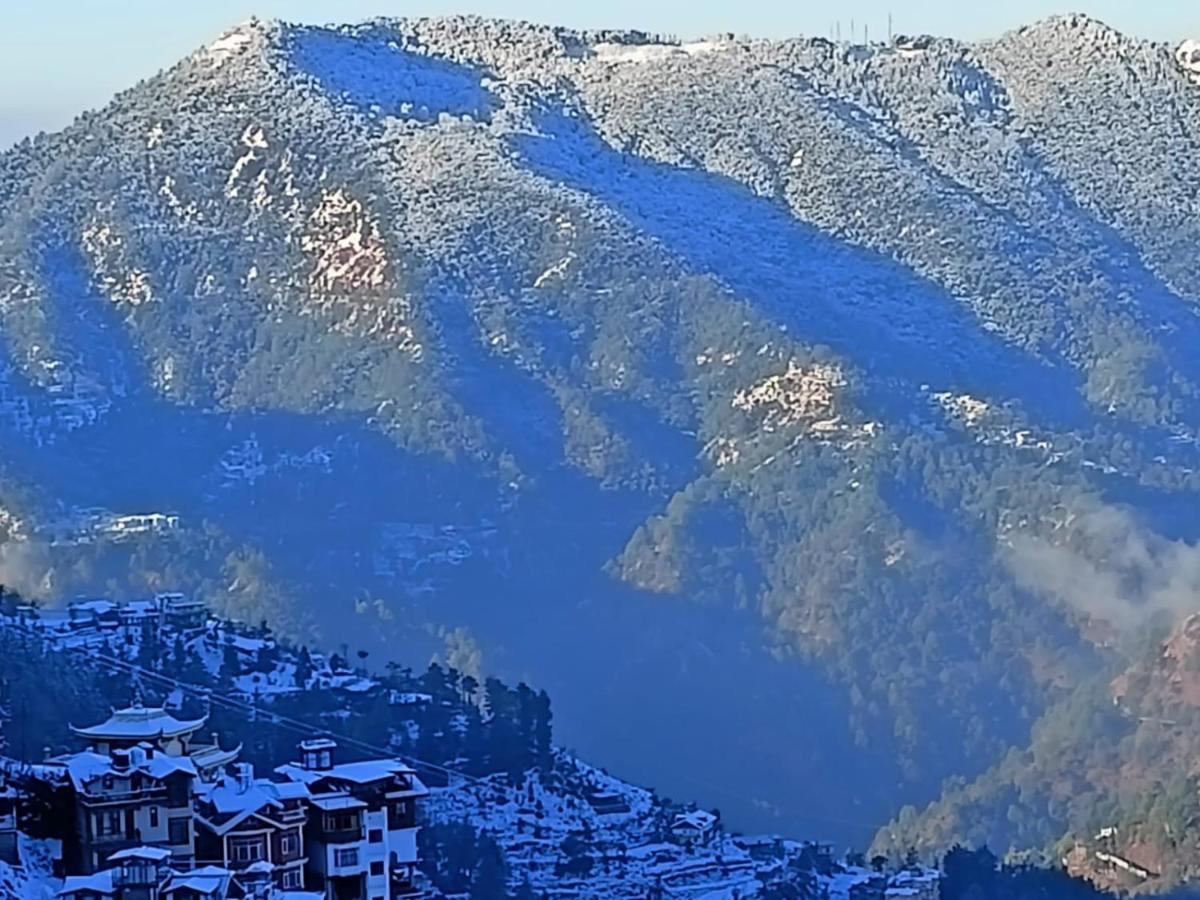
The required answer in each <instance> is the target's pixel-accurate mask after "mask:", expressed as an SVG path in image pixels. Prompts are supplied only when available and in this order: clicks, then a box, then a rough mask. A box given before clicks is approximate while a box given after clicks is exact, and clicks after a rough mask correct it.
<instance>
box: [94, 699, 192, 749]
mask: <svg viewBox="0 0 1200 900" xmlns="http://www.w3.org/2000/svg"><path fill="white" fill-rule="evenodd" d="M207 721H208V717H207V716H204V717H203V718H200V719H189V720H180V719H176V718H175V717H174V716H173V715H171V714H170V713H169V712H167V711H166V710H165V709H163V708H162V707H158V706H137V705H135V706H130V707H126V708H125V709H118V710H114V711H113V714H112V715H111V716H110V717H109V718H108V721H107V722H101V723H100V724H99V725H92V726H90V727H88V728H76V727H75V726H74V725H72V726H71V731H73V732H74V733H75V734H76V735H78V736H79V737H81V738H88V739H91V740H98V741H146V740H163V739H165V738H173V737H178V736H179V735H188V734H191V733H192V732H194V731H198V730H199V729H201V728H203V727H204V723H205V722H207Z"/></svg>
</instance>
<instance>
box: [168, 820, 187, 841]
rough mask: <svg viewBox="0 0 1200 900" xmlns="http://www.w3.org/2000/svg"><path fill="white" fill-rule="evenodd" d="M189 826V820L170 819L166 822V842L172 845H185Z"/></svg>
mask: <svg viewBox="0 0 1200 900" xmlns="http://www.w3.org/2000/svg"><path fill="white" fill-rule="evenodd" d="M189 824H190V820H189V819H170V820H169V821H168V822H167V840H168V841H170V842H171V843H172V844H186V843H187V842H188V835H189V830H188V826H189Z"/></svg>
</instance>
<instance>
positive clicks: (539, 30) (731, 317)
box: [0, 17, 1200, 843]
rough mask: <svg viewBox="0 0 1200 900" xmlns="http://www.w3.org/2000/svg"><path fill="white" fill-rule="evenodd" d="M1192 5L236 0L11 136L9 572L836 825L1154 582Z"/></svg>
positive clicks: (963, 747) (1189, 294)
mask: <svg viewBox="0 0 1200 900" xmlns="http://www.w3.org/2000/svg"><path fill="white" fill-rule="evenodd" d="M1190 48H1191V45H1190V44H1187V43H1182V44H1180V45H1179V46H1167V45H1158V44H1151V43H1146V42H1142V41H1137V40H1134V39H1131V38H1128V37H1125V36H1123V35H1121V34H1119V33H1117V32H1114V31H1112V30H1111V29H1108V28H1107V27H1105V26H1103V25H1102V24H1100V23H1098V22H1095V21H1092V20H1089V19H1085V18H1081V17H1069V18H1059V19H1052V20H1048V21H1046V22H1042V23H1039V24H1037V25H1034V26H1031V27H1029V28H1026V29H1022V30H1019V31H1016V32H1012V33H1010V34H1007V35H1004V36H1003V37H1000V38H999V39H997V40H994V41H990V42H985V43H982V44H962V43H958V42H954V41H948V40H940V39H933V38H911V39H910V38H905V39H900V40H897V41H896V42H894V43H891V44H888V45H873V46H869V47H867V46H849V45H844V44H841V45H835V44H831V43H829V42H827V41H824V40H819V39H812V40H809V39H797V40H792V41H784V42H765V41H742V40H733V39H724V38H722V39H714V40H707V41H701V42H695V43H686V44H676V43H668V42H665V41H661V40H659V39H657V38H655V37H653V36H649V35H644V34H639V33H635V32H620V33H616V32H614V33H595V34H584V33H575V32H570V31H565V30H562V29H554V28H547V27H537V26H530V25H524V24H517V23H510V22H495V21H487V20H479V19H461V18H459V19H437V20H414V21H381V22H373V23H369V24H366V25H361V26H353V27H342V28H310V27H299V26H291V25H286V24H282V23H267V22H250V23H248V24H246V25H243V26H240V27H238V28H236V29H234V30H233V31H231V32H229V33H228V34H226V35H224V36H222V37H221V38H219V39H218V40H217V41H215V42H214V43H212V44H210V45H209V46H208V47H205V48H203V49H201V50H199V51H197V52H196V53H194V54H192V55H191V56H189V57H188V58H186V59H185V60H183V61H181V62H180V63H179V64H178V65H177V66H175V67H173V68H172V69H170V70H169V71H166V72H164V73H162V74H160V75H159V76H156V77H155V78H153V79H150V80H149V81H146V82H144V83H142V84H140V85H138V86H136V87H134V88H132V89H131V90H129V91H127V92H125V93H124V94H122V95H120V96H118V97H117V98H116V99H115V100H114V101H113V103H112V104H111V105H110V106H109V107H107V108H106V109H104V110H102V111H99V112H94V113H87V114H84V115H83V116H81V117H80V119H79V120H78V121H77V122H76V123H75V124H74V125H73V126H72V127H70V128H69V129H67V130H66V131H64V132H63V133H61V134H58V135H52V136H41V137H38V138H37V139H34V140H31V141H27V142H25V143H23V144H21V145H20V146H18V147H16V148H15V149H14V150H12V151H10V152H9V153H7V154H5V155H4V156H2V157H0V436H2V437H0V442H2V443H0V531H3V533H6V534H8V535H9V536H10V538H12V539H11V540H10V541H9V543H8V544H7V545H6V546H5V547H4V548H3V550H2V551H0V576H2V577H3V579H4V580H6V581H9V582H11V583H16V584H17V585H18V586H20V587H23V588H25V589H26V590H29V591H33V592H40V593H42V594H44V595H46V596H49V597H52V598H54V597H57V598H61V597H65V596H69V595H71V594H75V593H78V592H84V591H90V590H93V589H96V588H99V587H104V588H106V589H108V590H111V591H114V592H117V593H121V592H125V591H129V592H136V591H140V590H143V589H146V588H151V589H155V588H158V587H160V586H163V585H169V586H172V587H174V586H183V587H185V588H188V589H193V590H195V591H197V592H199V593H201V594H203V595H204V596H205V597H206V598H207V599H209V600H210V601H211V602H213V603H214V604H216V605H217V606H218V607H219V608H222V609H224V610H225V611H227V612H230V613H234V614H237V615H238V616H240V617H241V618H243V619H246V620H250V621H257V620H258V619H260V618H268V619H270V620H271V621H272V622H273V623H274V624H275V626H276V627H277V628H280V629H284V630H289V631H291V632H292V633H294V634H296V635H297V636H299V635H308V634H313V633H319V634H321V635H323V636H324V638H325V639H326V640H332V641H346V642H348V643H352V644H354V645H355V646H361V647H363V648H364V650H366V651H370V650H371V649H374V648H377V647H382V646H388V645H397V644H399V645H402V646H405V647H408V648H410V649H411V650H412V652H425V653H427V652H429V651H431V650H433V649H438V650H440V651H442V652H445V653H447V654H448V655H450V656H452V657H454V659H453V660H452V661H454V662H455V664H456V665H458V666H459V667H460V668H464V669H466V668H468V667H469V666H471V665H474V666H476V667H479V666H482V667H483V668H485V669H486V670H488V671H497V672H501V673H504V674H506V675H510V676H511V675H515V676H522V677H526V678H528V679H529V680H531V681H532V682H534V683H536V684H539V685H546V686H547V687H548V688H550V689H551V690H552V691H553V693H554V694H555V696H556V698H558V699H559V701H560V708H561V709H563V710H564V711H565V712H564V714H563V718H562V720H561V721H560V723H559V724H560V732H559V733H560V735H561V736H562V737H563V739H564V740H565V741H566V742H567V743H569V744H571V745H573V746H577V747H579V748H580V749H581V750H583V751H586V753H587V755H588V756H589V758H598V759H604V760H605V762H606V764H608V765H609V766H610V767H612V768H613V769H614V770H615V771H618V772H620V773H621V774H623V775H626V776H628V777H631V778H634V779H635V780H637V781H640V782H643V783H653V784H656V785H658V786H660V787H661V788H662V789H663V790H665V791H667V792H669V793H677V794H682V795H687V796H693V797H696V798H697V799H700V800H703V801H704V802H706V803H708V804H710V805H719V806H720V807H721V808H722V810H724V811H725V813H726V815H727V817H728V818H729V819H730V820H731V821H734V822H738V823H739V824H742V825H743V826H745V827H754V828H771V829H772V830H776V829H782V830H794V831H798V832H801V833H814V831H816V830H819V831H820V832H821V833H830V832H833V833H834V834H835V835H836V836H839V837H844V838H846V839H848V840H854V841H856V842H859V843H862V842H864V841H865V840H867V839H869V838H870V836H871V834H872V833H873V832H874V830H875V828H876V827H877V826H878V825H879V824H881V823H882V822H883V821H885V820H886V819H887V818H889V817H890V816H891V815H893V814H894V813H896V812H897V811H898V810H899V808H900V807H901V806H902V805H903V804H905V803H917V802H923V801H926V800H929V799H931V798H932V797H933V796H935V795H936V793H937V791H938V787H939V785H940V783H941V781H942V779H943V778H944V777H946V776H950V775H961V776H973V775H975V774H977V773H979V772H981V771H983V770H984V769H985V768H987V767H988V766H990V765H992V764H994V763H995V762H996V761H997V760H999V759H1001V758H1002V757H1003V756H1004V754H1005V753H1006V752H1007V751H1008V750H1009V749H1010V748H1012V747H1013V746H1020V745H1023V744H1024V743H1025V742H1026V741H1027V740H1028V736H1029V733H1030V729H1031V727H1032V726H1033V724H1034V723H1035V722H1037V721H1038V719H1039V717H1041V716H1042V714H1043V713H1044V712H1045V710H1047V709H1049V708H1051V707H1052V705H1053V704H1055V703H1056V702H1058V701H1060V700H1062V699H1063V698H1064V697H1065V696H1067V695H1069V694H1070V693H1071V692H1072V691H1073V690H1074V689H1075V688H1076V687H1077V685H1079V684H1080V683H1081V681H1083V680H1085V679H1087V678H1088V677H1091V676H1093V675H1094V674H1095V673H1096V672H1098V671H1100V670H1102V669H1103V668H1104V667H1105V666H1108V665H1110V664H1111V663H1112V662H1114V660H1117V659H1120V658H1121V657H1122V655H1123V654H1124V653H1125V649H1124V647H1125V640H1126V638H1127V637H1128V636H1129V635H1130V634H1131V633H1132V632H1134V631H1136V630H1137V628H1139V627H1140V626H1141V625H1142V624H1143V623H1145V622H1146V621H1147V620H1149V619H1153V618H1155V617H1162V618H1165V619H1171V618H1173V617H1176V616H1178V615H1179V614H1181V613H1183V612H1186V611H1190V609H1191V607H1192V606H1194V601H1193V597H1194V592H1192V591H1191V581H1189V580H1188V579H1189V576H1188V574H1187V573H1188V572H1189V571H1190V569H1189V568H1188V567H1189V565H1190V560H1191V558H1192V554H1193V552H1194V551H1193V550H1192V544H1191V543H1189V542H1192V541H1195V540H1196V539H1197V538H1198V537H1200V535H1198V534H1197V531H1200V529H1197V526H1196V522H1195V517H1194V516H1193V515H1192V514H1191V511H1192V509H1193V508H1194V498H1195V492H1196V490H1197V489H1198V487H1200V474H1198V472H1197V470H1198V468H1200V467H1198V465H1197V463H1198V462H1200V460H1198V456H1200V454H1197V450H1196V448H1197V441H1196V426H1197V423H1198V421H1200V417H1198V415H1197V412H1198V399H1200V392H1198V389H1200V368H1198V364H1197V361H1196V360H1197V358H1196V356H1195V354H1194V353H1193V352H1192V348H1193V347H1194V346H1195V343H1196V339H1197V337H1200V329H1198V323H1197V320H1196V316H1195V303H1196V302H1197V300H1200V268H1198V267H1197V264H1196V257H1195V254H1194V253H1193V252H1192V248H1194V246H1195V245H1196V244H1197V239H1198V238H1200V215H1198V212H1200V209H1198V206H1197V202H1198V201H1197V197H1200V164H1198V162H1197V160H1198V159H1200V152H1198V151H1200V86H1198V85H1197V84H1196V80H1195V72H1194V65H1193V62H1194V60H1193V59H1192V56H1193V55H1194V54H1192V53H1191V50H1190ZM1079 573H1083V576H1086V578H1085V577H1082V576H1080V574H1079ZM663 595H665V596H663ZM685 600H687V601H694V602H684V601H685ZM651 751H653V752H651ZM731 762H732V765H731ZM718 771H719V772H720V775H719V776H718V775H716V774H715V773H716V772H718ZM831 772H832V773H833V776H831V775H830V773H831ZM818 773H820V774H818Z"/></svg>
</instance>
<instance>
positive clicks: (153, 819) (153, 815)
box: [150, 806, 158, 828]
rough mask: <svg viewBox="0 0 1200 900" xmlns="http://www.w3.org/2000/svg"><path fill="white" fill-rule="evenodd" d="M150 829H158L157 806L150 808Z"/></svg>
mask: <svg viewBox="0 0 1200 900" xmlns="http://www.w3.org/2000/svg"><path fill="white" fill-rule="evenodd" d="M150 827H151V828H157V827H158V807H157V806H152V807H150Z"/></svg>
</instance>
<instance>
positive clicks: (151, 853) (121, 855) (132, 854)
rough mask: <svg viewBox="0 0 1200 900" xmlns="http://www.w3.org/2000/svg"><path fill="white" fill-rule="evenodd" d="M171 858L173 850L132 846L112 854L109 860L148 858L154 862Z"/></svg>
mask: <svg viewBox="0 0 1200 900" xmlns="http://www.w3.org/2000/svg"><path fill="white" fill-rule="evenodd" d="M170 858H171V851H170V850H164V849H163V848H162V847H130V848H129V849H128V850H120V851H118V852H117V853H114V854H113V855H112V856H110V857H109V858H108V859H109V862H119V861H121V860H123V859H148V860H151V861H153V862H162V861H163V860H167V859H170Z"/></svg>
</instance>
